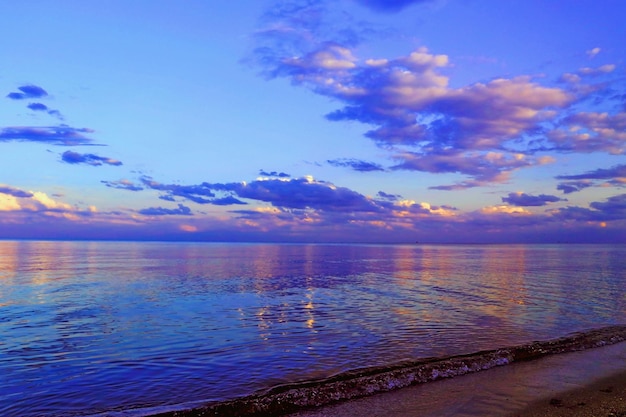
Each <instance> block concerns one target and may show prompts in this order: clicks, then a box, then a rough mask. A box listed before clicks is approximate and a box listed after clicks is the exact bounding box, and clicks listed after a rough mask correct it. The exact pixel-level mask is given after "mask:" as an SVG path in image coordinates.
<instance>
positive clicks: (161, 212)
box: [139, 204, 193, 216]
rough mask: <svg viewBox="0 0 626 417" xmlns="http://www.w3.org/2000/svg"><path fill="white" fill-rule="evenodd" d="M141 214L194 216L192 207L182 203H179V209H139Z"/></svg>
mask: <svg viewBox="0 0 626 417" xmlns="http://www.w3.org/2000/svg"><path fill="white" fill-rule="evenodd" d="M139 214H143V215H146V216H193V213H192V212H191V209H190V208H189V207H187V206H184V205H182V204H179V205H178V208H177V209H168V208H163V207H150V208H146V209H142V210H139Z"/></svg>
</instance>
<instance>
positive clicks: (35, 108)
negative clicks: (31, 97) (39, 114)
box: [26, 103, 48, 111]
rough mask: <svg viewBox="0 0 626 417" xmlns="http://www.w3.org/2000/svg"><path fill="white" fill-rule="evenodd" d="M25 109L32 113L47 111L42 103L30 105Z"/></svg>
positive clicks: (46, 107)
mask: <svg viewBox="0 0 626 417" xmlns="http://www.w3.org/2000/svg"><path fill="white" fill-rule="evenodd" d="M26 107H28V108H29V109H31V110H33V111H48V106H46V105H45V104H42V103H30V104H28V106H26Z"/></svg>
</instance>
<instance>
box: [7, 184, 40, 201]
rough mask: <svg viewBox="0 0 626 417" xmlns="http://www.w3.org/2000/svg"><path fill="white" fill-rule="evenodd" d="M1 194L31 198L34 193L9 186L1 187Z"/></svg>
mask: <svg viewBox="0 0 626 417" xmlns="http://www.w3.org/2000/svg"><path fill="white" fill-rule="evenodd" d="M0 194H7V195H10V196H13V197H18V198H30V197H32V196H33V193H31V192H30V191H24V190H19V189H17V188H13V187H9V186H8V185H0Z"/></svg>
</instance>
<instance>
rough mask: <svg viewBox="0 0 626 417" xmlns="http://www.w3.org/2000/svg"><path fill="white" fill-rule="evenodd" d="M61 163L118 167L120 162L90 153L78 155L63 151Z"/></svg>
mask: <svg viewBox="0 0 626 417" xmlns="http://www.w3.org/2000/svg"><path fill="white" fill-rule="evenodd" d="M61 159H62V160H63V162H66V163H68V164H86V165H91V166H101V165H102V164H106V165H114V166H120V165H122V162H121V161H118V160H116V159H111V158H108V157H104V156H98V155H94V154H92V153H84V154H80V153H78V152H72V151H65V152H63V154H62V155H61Z"/></svg>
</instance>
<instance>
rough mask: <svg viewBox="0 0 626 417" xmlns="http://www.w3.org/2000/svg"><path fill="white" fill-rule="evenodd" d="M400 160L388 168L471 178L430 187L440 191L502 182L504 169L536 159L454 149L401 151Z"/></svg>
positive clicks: (529, 164)
mask: <svg viewBox="0 0 626 417" xmlns="http://www.w3.org/2000/svg"><path fill="white" fill-rule="evenodd" d="M395 158H396V159H398V160H400V161H402V162H401V163H400V164H397V165H394V166H392V167H391V169H393V170H399V169H402V170H413V171H423V172H431V173H444V172H458V173H461V174H465V175H469V176H471V177H473V178H474V180H470V181H465V182H463V183H459V184H455V185H450V186H445V185H444V186H438V187H431V188H433V189H440V190H452V189H462V188H471V187H477V186H481V185H484V184H486V183H489V182H502V181H504V180H506V179H507V178H508V176H507V174H506V173H507V172H509V171H512V170H514V169H518V168H523V167H528V166H532V165H536V164H537V163H538V162H537V161H536V160H534V159H531V158H527V157H525V156H524V155H509V154H506V153H495V152H471V153H470V152H463V151H459V150H454V149H446V150H439V151H436V152H432V153H427V154H424V153H418V152H404V153H401V154H398V155H395Z"/></svg>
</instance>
